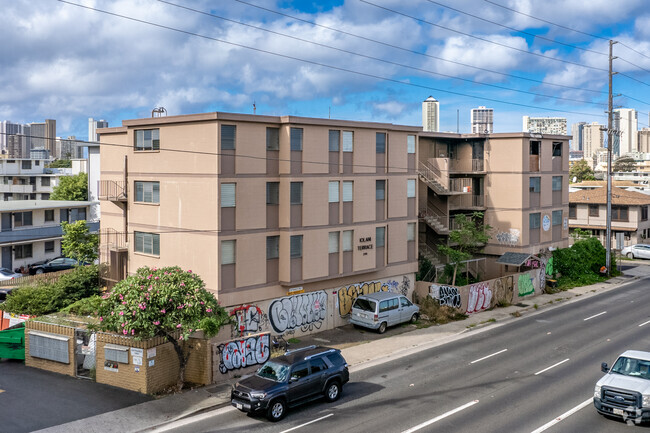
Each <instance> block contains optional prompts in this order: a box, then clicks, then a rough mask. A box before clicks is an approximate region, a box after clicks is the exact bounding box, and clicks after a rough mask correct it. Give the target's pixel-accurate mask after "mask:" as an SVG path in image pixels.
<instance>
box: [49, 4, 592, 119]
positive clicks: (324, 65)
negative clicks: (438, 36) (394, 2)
mask: <svg viewBox="0 0 650 433" xmlns="http://www.w3.org/2000/svg"><path fill="white" fill-rule="evenodd" d="M57 1H59V2H61V3H65V4H69V5H71V6H76V7H79V8H83V9H88V10H92V11H95V12H100V13H103V14H106V15H111V16H114V17H117V18H123V19H126V20H130V21H134V22H138V23H141V24H147V25H150V26H153V27H158V28H161V29H165V30H171V31H174V32H178V33H182V34H186V35H190V36H196V37H199V38H203V39H207V40H211V41H215V42H221V43H224V44H228V45H232V46H236V47H240V48H245V49H248V50H252V51H257V52H260V53H265V54H270V55H272V56H276V57H282V58H285V59H290V60H296V61H298V62H303V63H308V64H311V65H315V66H321V67H325V68H329V69H334V70H337V71H342V72H348V73H351V74H356V75H360V76H363V77H368V78H373V79H377V80H382V81H387V82H391V83H396V84H402V85H404V86H409V87H415V88H419V89H426V90H433V91H435V92H442V93H448V94H450V95H456V96H464V97H469V98H474V99H482V100H484V101H489V102H496V103H500V104H506V105H513V106H518V107H526V108H534V109H536V110H543V111H553V112H561V113H571V114H580V115H584V116H596V117H602V116H599V115H594V114H593V113H585V112H580V111H569V110H562V109H559V108H549V107H539V106H535V105H528V104H522V103H518V102H512V101H503V100H499V99H494V98H486V97H477V96H475V95H470V94H467V93H462V92H455V91H451V90H445V89H440V88H436V87H431V86H425V85H422V84H416V83H412V82H410V81H402V80H397V79H394V78H388V77H383V76H380V75H375V74H370V73H367V72H360V71H355V70H352V69H347V68H343V67H340V66H334V65H328V64H325V63H320V62H316V61H313V60H307V59H301V58H299V57H294V56H289V55H286V54H280V53H276V52H273V51H269V50H263V49H261V48H256V47H251V46H247V45H244V44H239V43H236V42H231V41H227V40H224V39H219V38H215V37H211V36H206V35H201V34H199V33H194V32H190V31H187V30H181V29H177V28H174V27H170V26H166V25H163V24H157V23H154V22H151V21H146V20H142V19H139V18H134V17H130V16H127V15H121V14H118V13H115V12H109V11H105V10H102V9H97V8H94V7H91V6H85V5H81V4H78V3H72V2H70V1H67V0H57ZM361 1H363V0H361Z"/></svg>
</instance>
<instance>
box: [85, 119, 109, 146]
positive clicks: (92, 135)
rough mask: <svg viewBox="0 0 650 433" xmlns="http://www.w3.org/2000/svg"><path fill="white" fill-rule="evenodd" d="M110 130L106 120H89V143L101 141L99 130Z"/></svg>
mask: <svg viewBox="0 0 650 433" xmlns="http://www.w3.org/2000/svg"><path fill="white" fill-rule="evenodd" d="M99 128H108V122H107V121H105V120H104V119H101V120H95V119H93V118H92V117H89V118H88V141H93V142H94V141H99V134H97V129H99Z"/></svg>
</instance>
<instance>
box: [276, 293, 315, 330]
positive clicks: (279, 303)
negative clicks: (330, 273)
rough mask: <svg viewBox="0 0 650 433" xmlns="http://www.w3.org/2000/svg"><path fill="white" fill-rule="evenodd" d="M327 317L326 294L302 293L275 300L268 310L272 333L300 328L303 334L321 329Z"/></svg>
mask: <svg viewBox="0 0 650 433" xmlns="http://www.w3.org/2000/svg"><path fill="white" fill-rule="evenodd" d="M326 317H327V293H326V292H325V291H324V290H320V291H318V292H310V293H303V294H300V295H293V296H287V297H285V298H280V299H276V300H275V301H273V302H272V303H271V307H270V308H269V321H270V322H271V326H272V327H273V331H275V332H276V333H278V334H282V333H284V332H285V331H287V330H295V329H298V328H300V330H302V331H303V332H306V331H313V330H315V329H321V327H322V325H323V321H324V320H325V318H326Z"/></svg>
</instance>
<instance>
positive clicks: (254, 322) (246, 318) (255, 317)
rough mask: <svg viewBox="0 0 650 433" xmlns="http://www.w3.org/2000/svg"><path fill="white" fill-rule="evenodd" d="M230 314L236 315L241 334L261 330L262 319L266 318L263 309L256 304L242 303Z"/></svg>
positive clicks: (238, 329) (254, 332) (238, 330)
mask: <svg viewBox="0 0 650 433" xmlns="http://www.w3.org/2000/svg"><path fill="white" fill-rule="evenodd" d="M230 316H231V317H232V316H235V319H236V321H237V332H238V333H239V335H240V336H242V335H245V334H249V333H250V334H256V333H258V332H260V331H261V330H262V327H261V324H262V321H263V320H265V318H264V315H263V314H262V310H261V309H260V308H259V307H258V306H256V305H242V306H241V307H237V308H234V309H233V310H232V311H230Z"/></svg>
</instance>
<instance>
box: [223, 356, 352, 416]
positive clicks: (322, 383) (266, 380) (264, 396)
mask: <svg viewBox="0 0 650 433" xmlns="http://www.w3.org/2000/svg"><path fill="white" fill-rule="evenodd" d="M349 379H350V373H349V372H348V364H347V362H345V359H343V356H342V355H341V351H340V350H338V349H332V348H330V347H321V346H309V347H304V348H302V349H295V350H289V351H287V352H285V354H284V355H282V356H278V357H277V358H273V359H270V360H269V361H267V362H266V363H265V364H264V365H262V367H260V368H259V369H258V370H257V372H256V373H255V374H254V375H252V376H249V377H246V378H244V379H242V380H240V381H239V382H237V383H236V384H235V385H234V386H233V388H232V391H231V393H230V401H231V403H232V405H233V406H235V407H236V408H237V409H239V410H241V411H243V412H253V413H266V416H267V418H268V419H269V420H271V421H279V420H281V419H282V418H283V417H284V415H285V414H286V411H287V408H288V407H292V406H297V405H298V404H301V403H305V402H308V401H311V400H315V399H317V398H320V397H325V400H327V401H330V402H331V401H335V400H338V398H339V396H340V395H341V391H342V388H343V384H345V383H347V381H348V380H349Z"/></svg>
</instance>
